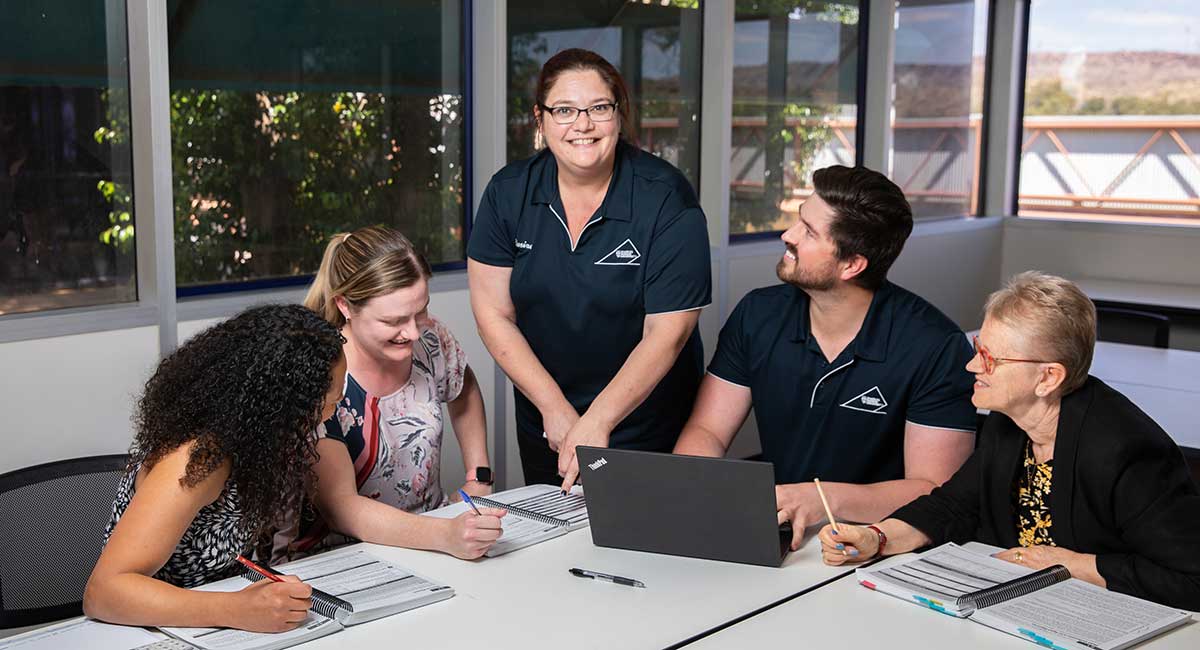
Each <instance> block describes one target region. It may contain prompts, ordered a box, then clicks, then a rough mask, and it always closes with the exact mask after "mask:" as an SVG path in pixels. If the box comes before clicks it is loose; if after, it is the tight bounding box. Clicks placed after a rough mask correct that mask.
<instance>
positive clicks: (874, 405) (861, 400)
mask: <svg viewBox="0 0 1200 650" xmlns="http://www.w3.org/2000/svg"><path fill="white" fill-rule="evenodd" d="M887 405H888V403H887V400H886V399H884V398H883V391H881V390H879V387H878V386H873V387H871V389H870V390H868V391H866V392H864V393H862V394H861V395H858V396H857V397H853V398H851V399H850V400H849V401H847V402H846V403H844V404H842V408H848V409H852V410H855V411H862V412H864V413H878V414H879V415H887V411H885V410H884V409H885V408H887Z"/></svg>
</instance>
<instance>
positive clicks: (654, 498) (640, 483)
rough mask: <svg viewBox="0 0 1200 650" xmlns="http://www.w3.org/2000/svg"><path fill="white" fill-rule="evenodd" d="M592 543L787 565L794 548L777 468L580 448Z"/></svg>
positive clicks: (623, 450)
mask: <svg viewBox="0 0 1200 650" xmlns="http://www.w3.org/2000/svg"><path fill="white" fill-rule="evenodd" d="M576 454H577V455H578V457H579V473H580V478H581V479H582V480H583V495H584V497H585V498H586V499H587V509H588V518H589V520H590V522H591V529H592V543H594V544H595V545H596V546H607V547H611V548H623V549H629V550H634V551H648V552H651V553H666V554H668V555H684V556H687V557H697V558H704V559H709V560H724V561H726V562H742V563H745V564H758V565H762V566H776V567H777V566H779V565H781V564H782V563H783V559H784V557H785V556H786V555H787V553H788V550H789V548H790V544H791V541H792V529H791V526H790V525H789V524H784V525H783V526H780V525H779V523H778V516H777V514H776V509H775V470H774V466H773V465H771V463H761V462H755V461H748V460H733V459H727V458H705V457H700V456H681V455H676V454H663V453H656V452H649V451H633V450H628V449H607V448H600V447H583V446H580V447H578V448H576Z"/></svg>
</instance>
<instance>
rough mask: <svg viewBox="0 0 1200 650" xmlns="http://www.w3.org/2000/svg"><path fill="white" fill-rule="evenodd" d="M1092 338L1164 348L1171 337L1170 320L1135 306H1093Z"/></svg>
mask: <svg viewBox="0 0 1200 650" xmlns="http://www.w3.org/2000/svg"><path fill="white" fill-rule="evenodd" d="M1096 338H1097V339H1099V340H1101V341H1110V342H1112V343H1128V344H1129V345H1145V346H1148V347H1155V348H1165V347H1167V346H1168V344H1169V343H1170V339H1171V319H1170V318H1169V317H1167V316H1164V315H1162V314H1155V313H1152V312H1148V311H1138V310H1136V309H1124V308H1121V307H1096Z"/></svg>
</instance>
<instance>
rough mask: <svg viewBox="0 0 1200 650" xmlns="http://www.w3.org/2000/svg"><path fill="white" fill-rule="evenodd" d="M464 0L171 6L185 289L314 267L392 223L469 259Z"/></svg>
mask: <svg viewBox="0 0 1200 650" xmlns="http://www.w3.org/2000/svg"><path fill="white" fill-rule="evenodd" d="M461 14H462V3H461V2H460V1H459V0H409V1H407V2H366V3H364V2H349V3H348V2H340V1H338V0H305V1H304V2H277V1H274V0H207V1H206V2H185V1H179V0H172V1H170V2H168V20H169V39H170V66H171V138H172V146H171V150H172V160H171V164H172V173H173V175H174V181H175V183H174V193H175V246H176V265H177V276H178V282H179V285H180V287H181V291H182V292H183V293H187V292H188V291H189V289H191V290H193V291H194V290H196V288H197V287H204V286H205V285H211V284H213V283H233V282H243V281H259V284H261V283H262V281H271V280H276V279H280V278H288V277H294V276H304V275H306V274H311V273H313V272H314V271H315V270H316V268H317V266H318V264H319V263H320V258H321V252H322V250H323V248H324V243H325V241H326V240H327V239H328V237H329V235H331V234H333V233H335V232H339V231H343V230H347V229H352V228H355V227H358V226H363V225H368V224H376V223H383V224H388V225H391V226H394V227H396V228H399V229H400V230H402V231H403V232H404V233H405V234H407V235H408V236H409V238H411V239H412V240H413V241H414V242H415V243H416V245H417V246H418V247H419V248H420V249H421V250H422V251H424V252H425V254H426V255H427V256H428V258H429V261H430V262H431V263H434V264H437V263H440V262H450V261H461V260H462V259H463V242H464V241H465V237H464V232H463V227H464V223H465V212H464V202H463V182H464V178H463V171H464V165H465V162H466V161H465V150H466V149H465V142H464V134H465V129H464V126H463V125H464V115H463V111H464V108H465V107H464V102H463V78H464V70H463V36H462V15H461Z"/></svg>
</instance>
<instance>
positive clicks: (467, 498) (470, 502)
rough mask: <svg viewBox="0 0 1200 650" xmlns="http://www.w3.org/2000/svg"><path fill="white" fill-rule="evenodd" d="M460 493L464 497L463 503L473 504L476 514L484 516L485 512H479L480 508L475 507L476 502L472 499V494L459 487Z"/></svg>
mask: <svg viewBox="0 0 1200 650" xmlns="http://www.w3.org/2000/svg"><path fill="white" fill-rule="evenodd" d="M458 495H459V496H461V497H462V500H463V503H465V504H467V505H469V506H471V509H472V510H474V511H475V514H476V515H479V516H480V517H482V516H483V513H482V512H479V508H476V507H475V502H474V501H472V500H471V495H469V494H467V493H466V491H465V490H463V489H462V488H459V489H458Z"/></svg>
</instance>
